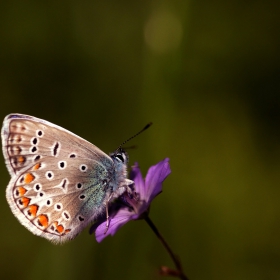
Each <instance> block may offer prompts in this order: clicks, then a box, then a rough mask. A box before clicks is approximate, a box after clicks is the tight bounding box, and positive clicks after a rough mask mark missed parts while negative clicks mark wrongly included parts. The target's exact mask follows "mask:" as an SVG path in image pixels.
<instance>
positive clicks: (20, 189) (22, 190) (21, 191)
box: [18, 187, 27, 196]
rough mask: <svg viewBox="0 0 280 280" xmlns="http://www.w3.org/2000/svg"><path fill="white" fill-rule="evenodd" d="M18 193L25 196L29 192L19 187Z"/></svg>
mask: <svg viewBox="0 0 280 280" xmlns="http://www.w3.org/2000/svg"><path fill="white" fill-rule="evenodd" d="M18 192H19V195H20V196H23V195H24V194H25V193H26V192H27V190H26V189H25V188H24V187H18Z"/></svg>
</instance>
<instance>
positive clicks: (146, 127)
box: [116, 122, 153, 151]
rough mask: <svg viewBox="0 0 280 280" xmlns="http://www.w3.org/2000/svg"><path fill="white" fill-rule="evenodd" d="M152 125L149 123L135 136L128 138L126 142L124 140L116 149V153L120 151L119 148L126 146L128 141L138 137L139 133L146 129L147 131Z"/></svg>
mask: <svg viewBox="0 0 280 280" xmlns="http://www.w3.org/2000/svg"><path fill="white" fill-rule="evenodd" d="M152 124H153V123H152V122H150V123H148V124H147V125H146V126H145V127H144V128H143V129H141V130H140V131H139V132H137V133H136V134H134V135H133V136H131V137H130V138H128V139H127V140H125V141H124V142H123V143H122V144H121V145H120V146H119V147H118V148H117V150H116V151H119V150H120V149H121V147H122V146H123V145H124V144H126V143H127V142H128V141H130V140H131V139H133V138H135V137H136V136H138V135H139V134H140V133H142V132H143V131H145V130H146V129H148V128H149V127H150V126H151V125H152Z"/></svg>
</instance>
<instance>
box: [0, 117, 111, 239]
mask: <svg viewBox="0 0 280 280" xmlns="http://www.w3.org/2000/svg"><path fill="white" fill-rule="evenodd" d="M1 135H2V145H3V154H4V157H5V161H6V165H7V168H8V171H9V173H10V175H11V176H12V178H11V181H10V183H9V185H8V187H7V190H6V197H7V200H8V203H9V205H10V207H11V209H12V211H13V213H14V215H15V216H16V217H17V218H18V219H19V221H20V222H21V223H22V224H23V225H24V226H25V227H26V228H28V229H29V230H30V231H31V232H33V233H34V234H36V235H40V236H42V237H45V238H47V239H49V240H52V241H54V242H56V243H60V242H63V241H66V240H70V239H73V238H74V237H75V236H76V235H77V234H78V233H79V232H80V231H81V230H82V229H83V228H84V227H85V226H87V224H88V223H89V222H91V221H92V220H94V219H95V218H96V217H97V216H98V215H99V214H100V213H103V211H104V205H105V202H106V201H107V199H108V197H109V195H110V190H108V189H107V188H106V183H107V182H108V181H110V180H111V179H112V178H113V175H114V164H113V161H112V159H111V158H110V157H109V156H108V155H106V154H105V153H103V152H102V151H101V150H100V149H99V148H97V147H96V146H94V145H93V144H91V143H89V142H88V141H86V140H84V139H82V138H80V137H79V136H77V135H75V134H73V133H71V132H70V131H67V130H66V129H63V128H62V127H59V126H57V125H54V124H52V123H50V122H47V121H45V120H41V119H38V118H35V117H31V116H27V115H20V114H11V115H8V116H7V117H6V118H5V120H4V123H3V128H2V133H1Z"/></svg>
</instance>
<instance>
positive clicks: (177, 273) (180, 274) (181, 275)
mask: <svg viewBox="0 0 280 280" xmlns="http://www.w3.org/2000/svg"><path fill="white" fill-rule="evenodd" d="M144 219H145V221H146V222H147V223H148V225H149V226H150V228H151V229H152V230H153V232H154V233H155V234H156V236H157V237H158V239H159V240H160V241H161V243H162V244H163V246H164V247H165V249H166V250H167V252H168V254H169V256H170V257H171V259H172V260H173V262H174V264H175V266H176V268H177V271H174V270H172V269H170V268H167V267H162V270H161V272H162V274H164V275H168V276H175V277H179V278H181V279H182V280H189V278H188V277H187V276H186V275H185V274H184V272H183V269H182V266H181V263H180V261H179V259H178V258H177V257H176V256H175V254H174V253H173V252H172V250H171V248H170V247H169V245H168V244H167V243H166V241H165V240H164V238H163V237H162V235H161V234H160V233H159V231H158V229H157V228H156V226H155V225H154V223H153V222H152V220H151V219H150V218H149V216H148V215H145V218H144Z"/></svg>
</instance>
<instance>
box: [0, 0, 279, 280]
mask: <svg viewBox="0 0 280 280" xmlns="http://www.w3.org/2000/svg"><path fill="white" fill-rule="evenodd" d="M5 2H6V3H3V2H1V4H0V5H1V6H0V50H1V51H0V95H1V97H0V100H1V101H0V117H1V118H2V119H3V118H4V117H5V115H6V114H8V113H15V112H18V113H25V114H29V115H34V116H36V117H40V118H43V119H47V120H48V121H51V122H53V123H56V124H58V125H61V126H63V127H65V128H67V129H69V130H71V131H73V132H74V133H76V134H78V135H80V136H82V137H84V138H86V139H87V140H89V141H91V142H93V143H94V144H96V145H97V146H98V147H100V148H101V149H102V150H104V151H105V152H111V151H113V150H114V149H115V148H116V147H117V146H118V145H119V144H120V143H121V142H122V141H123V140H125V139H126V138H128V137H130V136H131V135H133V134H134V133H135V132H137V131H138V130H139V129H141V128H142V127H143V126H144V125H145V124H146V123H148V122H149V121H153V122H154V126H153V127H152V128H151V129H149V130H148V131H147V132H145V133H144V134H142V135H141V136H139V137H138V138H136V139H134V140H133V141H131V143H130V144H131V145H134V144H135V145H137V149H135V150H130V151H129V154H130V160H131V161H130V163H131V164H132V163H133V162H134V161H138V162H139V164H140V166H141V168H142V170H143V173H144V174H145V172H146V171H147V169H148V167H149V166H150V165H153V164H155V163H156V162H158V161H160V160H162V159H163V158H165V157H169V158H170V164H171V169H172V173H171V175H170V176H169V177H168V179H167V180H166V181H165V183H164V192H163V193H162V194H161V195H160V196H159V197H158V198H157V199H156V200H155V201H154V203H153V205H152V209H151V215H150V216H151V218H152V219H153V221H154V222H155V223H156V225H157V226H158V228H159V229H160V231H161V233H162V234H163V235H164V236H165V238H166V239H167V240H168V242H169V243H170V245H171V247H172V248H173V249H174V251H175V252H176V253H177V254H178V255H179V256H180V258H181V260H182V264H183V266H184V269H185V272H186V274H187V275H188V276H189V278H190V279H191V280H194V279H207V280H211V279H239V280H242V279H254V280H259V279H280V240H279V239H280V227H279V220H280V185H279V182H280V178H279V169H280V160H279V159H280V144H279V143H280V133H279V122H280V92H279V89H280V82H279V81H280V67H279V65H280V64H279V62H280V61H279V60H280V59H279V58H280V55H279V47H280V37H279V28H280V24H279V23H280V17H279V15H280V12H279V11H280V9H279V1H219V0H216V1H177V0H169V1H168V0H166V1H109V0H105V1H80V2H79V1H59V2H57V1H49V2H45V1H43V2H40V1H37V2H36V1H15V0H13V1H9V2H8V1H5ZM0 168H1V170H0V172H1V180H0V182H1V186H2V195H1V196H0V205H1V206H0V207H1V231H0V238H1V239H0V278H1V279H21V280H24V279H40V280H43V279H59V280H64V279H115V278H116V277H117V278H120V279H160V276H158V275H157V268H158V267H159V266H160V265H168V266H170V267H173V264H172V262H171V261H170V259H169V257H168V255H167V253H166V252H165V251H164V250H163V248H162V246H161V244H160V243H159V241H158V240H157V239H156V237H155V236H154V234H153V233H152V231H151V230H150V229H149V228H148V226H147V225H146V224H145V222H143V221H139V222H130V223H128V224H127V225H125V226H124V227H123V228H121V230H120V231H119V232H118V233H117V234H116V235H115V236H114V237H113V238H111V237H110V238H107V239H106V240H104V241H103V242H102V243H100V244H97V242H96V241H95V238H94V236H90V235H89V234H88V230H85V231H84V232H83V233H82V234H81V235H80V236H79V237H77V238H76V239H75V240H74V241H72V242H69V243H67V244H65V245H63V246H56V245H53V244H51V243H50V242H48V241H46V240H44V239H42V238H39V237H36V236H34V235H32V234H31V233H30V232H29V231H27V230H26V229H25V228H24V227H23V226H21V225H20V224H19V222H18V221H17V219H16V218H15V217H14V216H13V215H12V213H11V211H10V209H9V207H8V205H7V203H6V199H5V187H6V185H7V184H8V181H9V175H8V172H7V170H6V167H5V164H4V161H3V160H2V164H1V167H0Z"/></svg>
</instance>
